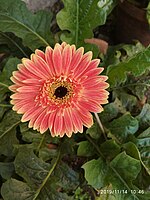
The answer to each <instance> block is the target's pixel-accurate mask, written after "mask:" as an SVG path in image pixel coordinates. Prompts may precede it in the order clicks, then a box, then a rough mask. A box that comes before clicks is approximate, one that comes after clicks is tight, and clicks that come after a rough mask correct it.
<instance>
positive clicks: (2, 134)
mask: <svg viewBox="0 0 150 200" xmlns="http://www.w3.org/2000/svg"><path fill="white" fill-rule="evenodd" d="M19 123H20V116H19V115H18V114H16V113H15V112H14V111H9V112H7V113H6V114H5V116H4V118H3V120H2V121H1V122H0V153H1V154H3V155H6V156H8V157H11V156H13V154H14V153H13V149H14V145H15V144H18V142H19V141H18V139H17V137H16V127H17V126H18V125H19Z"/></svg>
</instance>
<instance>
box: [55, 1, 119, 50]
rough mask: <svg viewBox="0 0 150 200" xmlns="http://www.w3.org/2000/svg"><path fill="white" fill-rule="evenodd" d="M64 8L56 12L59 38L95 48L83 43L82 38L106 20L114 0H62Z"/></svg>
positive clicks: (114, 2)
mask: <svg viewBox="0 0 150 200" xmlns="http://www.w3.org/2000/svg"><path fill="white" fill-rule="evenodd" d="M63 3H64V8H63V9H62V10H61V11H60V12H59V13H58V14H57V23H58V25H59V27H60V29H61V30H62V31H64V32H63V33H62V35H61V40H62V41H65V42H67V43H69V44H75V45H76V46H77V47H80V46H83V47H85V49H86V51H87V50H93V51H95V50H97V48H96V47H95V46H93V47H92V46H91V45H90V44H85V42H84V39H87V38H92V37H93V29H94V28H96V27H97V26H99V25H103V24H104V23H105V22H106V18H107V16H108V15H109V14H110V12H111V11H112V9H113V8H114V6H115V5H116V0H115V1H113V0H106V1H99V0H95V1H91V0H82V1H81V0H76V1H74V0H63Z"/></svg>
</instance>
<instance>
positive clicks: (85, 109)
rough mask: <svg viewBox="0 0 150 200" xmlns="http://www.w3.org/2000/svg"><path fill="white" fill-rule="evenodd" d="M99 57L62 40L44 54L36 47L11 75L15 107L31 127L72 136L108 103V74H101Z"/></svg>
mask: <svg viewBox="0 0 150 200" xmlns="http://www.w3.org/2000/svg"><path fill="white" fill-rule="evenodd" d="M99 62H100V61H99V59H94V60H92V52H91V51H90V52H87V53H85V54H84V48H83V47H81V48H79V49H77V50H76V47H75V45H69V44H66V43H65V42H63V43H62V44H61V45H60V44H58V43H57V44H56V45H55V47H54V49H52V48H51V47H50V46H48V47H47V48H46V51H45V53H44V52H42V51H40V50H36V51H35V54H32V55H31V59H28V58H23V59H22V63H21V64H19V65H18V70H17V71H14V72H13V76H12V77H11V80H12V82H13V83H14V85H12V86H10V87H9V89H10V90H11V91H13V92H14V94H13V95H11V98H12V100H11V104H13V105H14V106H13V110H14V111H17V113H18V114H23V116H22V119H21V121H22V122H26V121H29V128H33V129H34V130H38V131H40V133H44V132H45V131H47V129H49V130H50V132H51V135H52V136H60V137H63V136H64V135H65V134H66V135H67V136H68V137H71V135H72V133H73V132H74V133H77V132H80V133H82V132H83V126H86V127H87V128H89V127H91V126H92V124H93V117H92V114H91V112H96V113H97V112H102V110H103V108H102V106H101V104H106V103H107V98H108V92H107V91H106V90H105V89H106V88H108V86H109V85H108V83H106V82H105V81H106V80H107V76H102V75H101V76H99V74H100V73H101V72H102V71H103V68H97V66H98V65H99Z"/></svg>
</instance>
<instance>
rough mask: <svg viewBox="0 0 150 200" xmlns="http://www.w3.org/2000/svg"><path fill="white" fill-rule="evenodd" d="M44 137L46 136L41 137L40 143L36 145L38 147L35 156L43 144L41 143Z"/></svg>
mask: <svg viewBox="0 0 150 200" xmlns="http://www.w3.org/2000/svg"><path fill="white" fill-rule="evenodd" d="M45 136H46V133H45V134H44V135H43V137H42V139H41V141H40V144H39V145H38V147H37V149H36V154H38V152H39V150H40V148H41V146H42V144H43V141H44V139H45Z"/></svg>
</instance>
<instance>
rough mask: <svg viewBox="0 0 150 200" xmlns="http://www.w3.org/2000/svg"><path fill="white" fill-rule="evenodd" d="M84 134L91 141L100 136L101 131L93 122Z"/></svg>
mask: <svg viewBox="0 0 150 200" xmlns="http://www.w3.org/2000/svg"><path fill="white" fill-rule="evenodd" d="M86 134H89V135H90V136H91V137H92V138H93V139H98V138H100V136H101V130H100V128H99V125H98V123H97V122H95V123H94V124H93V125H92V126H91V127H90V128H88V129H87V130H86Z"/></svg>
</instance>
